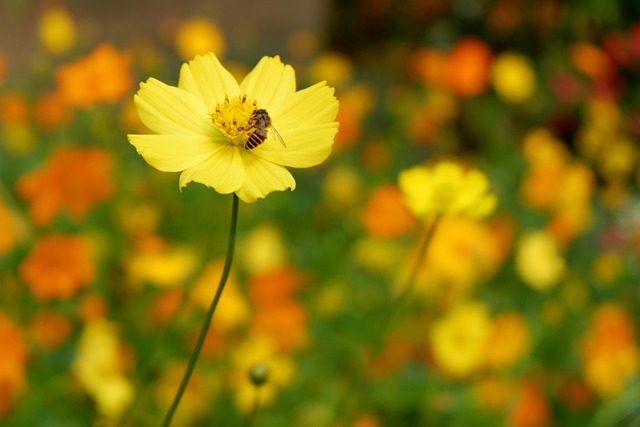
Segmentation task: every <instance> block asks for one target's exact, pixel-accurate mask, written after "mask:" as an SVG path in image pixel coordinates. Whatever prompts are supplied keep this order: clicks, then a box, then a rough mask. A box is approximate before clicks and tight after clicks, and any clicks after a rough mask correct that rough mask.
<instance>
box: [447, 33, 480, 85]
mask: <svg viewBox="0 0 640 427" xmlns="http://www.w3.org/2000/svg"><path fill="white" fill-rule="evenodd" d="M490 74H491V50H489V46H488V45H487V44H486V43H485V42H483V41H482V40H478V39H475V38H464V39H461V40H459V41H458V42H457V43H456V44H455V46H454V47H453V49H452V50H451V52H449V55H448V57H447V62H446V80H447V86H448V87H449V89H450V90H451V91H453V92H454V93H455V94H457V95H460V96H475V95H479V94H480V93H482V92H484V91H485V90H486V89H487V86H488V85H489V78H490Z"/></svg>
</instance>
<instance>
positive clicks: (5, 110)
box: [0, 92, 29, 126]
mask: <svg viewBox="0 0 640 427" xmlns="http://www.w3.org/2000/svg"><path fill="white" fill-rule="evenodd" d="M0 118H2V122H4V123H6V124H10V125H12V126H14V125H18V124H24V123H26V122H27V121H28V120H29V104H28V103H27V99H26V98H25V96H24V95H23V94H21V93H19V92H8V93H6V94H4V95H3V96H2V98H0Z"/></svg>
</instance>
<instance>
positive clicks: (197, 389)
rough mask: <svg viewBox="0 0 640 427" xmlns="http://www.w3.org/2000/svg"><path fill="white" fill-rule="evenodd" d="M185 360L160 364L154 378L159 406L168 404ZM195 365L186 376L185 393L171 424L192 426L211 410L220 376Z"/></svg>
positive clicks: (167, 405)
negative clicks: (188, 378) (196, 367)
mask: <svg viewBox="0 0 640 427" xmlns="http://www.w3.org/2000/svg"><path fill="white" fill-rule="evenodd" d="M185 365H186V363H185V364H181V363H170V364H168V365H166V366H163V367H162V369H161V370H160V372H159V375H158V377H157V379H156V380H155V381H154V384H153V386H154V392H155V393H154V394H155V397H156V399H157V400H158V402H159V403H160V404H161V405H162V407H169V406H170V405H171V402H172V401H173V398H174V397H175V394H176V390H177V389H178V387H179V386H180V381H181V380H182V377H183V375H184V370H185V368H186V366H185ZM203 371H204V370H203V369H196V370H195V371H194V372H193V375H192V376H191V379H190V380H189V383H188V384H187V386H186V388H185V390H184V397H183V399H182V400H181V402H180V406H178V409H177V410H176V413H175V416H174V419H173V425H175V426H192V425H194V424H195V422H196V421H197V420H198V419H200V418H201V417H202V416H203V415H205V414H206V413H207V412H208V411H209V410H210V405H211V402H212V399H215V393H216V392H217V391H218V389H219V388H220V382H221V380H220V376H219V375H215V374H214V375H211V374H209V373H208V372H206V373H205V372H203Z"/></svg>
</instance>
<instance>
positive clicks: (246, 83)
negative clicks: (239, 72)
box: [240, 56, 296, 113]
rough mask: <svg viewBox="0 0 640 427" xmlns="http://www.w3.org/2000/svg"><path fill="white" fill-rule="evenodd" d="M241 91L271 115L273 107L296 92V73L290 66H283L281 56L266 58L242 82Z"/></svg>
mask: <svg viewBox="0 0 640 427" xmlns="http://www.w3.org/2000/svg"><path fill="white" fill-rule="evenodd" d="M240 91H241V92H242V93H245V94H247V96H248V97H249V99H254V100H256V101H258V107H259V108H263V109H266V110H267V111H269V113H271V112H270V109H271V107H272V105H275V103H276V102H277V101H278V100H279V99H283V98H285V97H288V96H291V95H292V94H293V93H294V92H295V91H296V76H295V72H294V71H293V68H292V67H291V66H290V65H285V64H283V63H282V62H281V61H280V57H279V56H275V57H273V58H271V57H268V56H265V57H263V58H262V59H261V60H260V62H258V65H256V66H255V68H254V69H253V70H252V71H251V72H250V73H249V74H247V76H246V77H245V78H244V80H242V83H240Z"/></svg>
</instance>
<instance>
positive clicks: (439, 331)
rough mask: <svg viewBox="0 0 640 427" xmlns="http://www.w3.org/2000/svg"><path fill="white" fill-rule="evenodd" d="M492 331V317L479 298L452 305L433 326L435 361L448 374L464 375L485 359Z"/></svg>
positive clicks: (460, 376)
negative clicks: (475, 300)
mask: <svg viewBox="0 0 640 427" xmlns="http://www.w3.org/2000/svg"><path fill="white" fill-rule="evenodd" d="M490 333H491V318H490V317H489V313H488V310H487V307H486V306H485V305H484V304H482V303H480V302H463V303H460V304H458V305H456V306H454V307H453V308H451V309H450V310H449V311H448V312H447V313H446V314H445V315H444V316H443V317H442V318H440V319H438V320H437V321H435V322H434V323H433V324H432V326H431V331H430V337H431V345H432V348H433V357H434V361H435V363H436V365H437V366H438V367H439V368H440V369H441V370H442V371H443V372H444V373H446V374H448V375H451V376H453V377H455V378H464V377H467V376H468V375H470V374H472V373H474V372H475V371H476V370H477V369H478V368H480V367H481V366H482V364H483V362H484V355H485V348H486V345H487V341H488V339H489V337H490Z"/></svg>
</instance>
